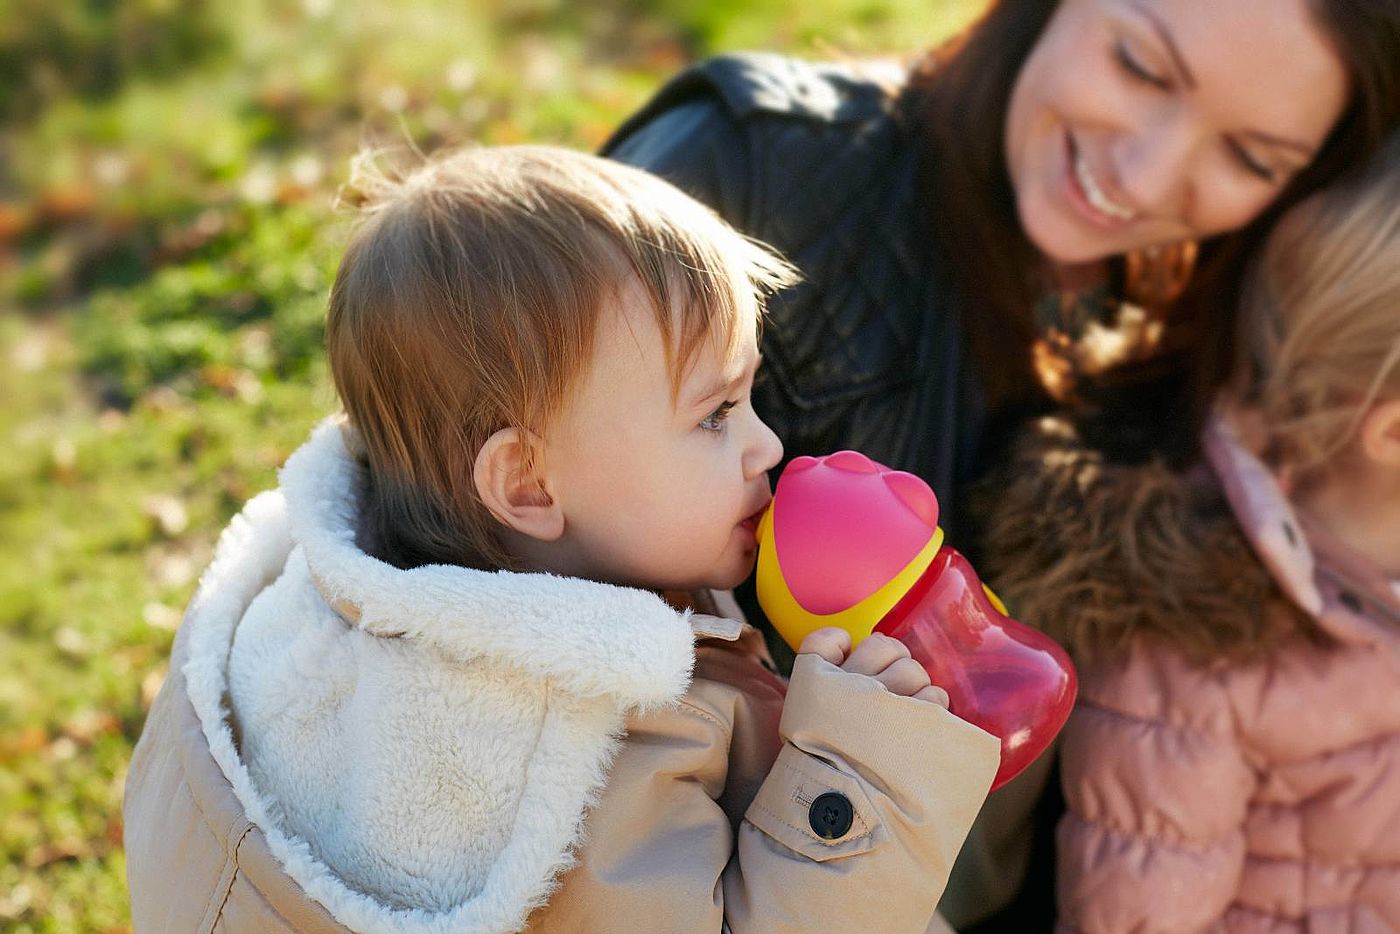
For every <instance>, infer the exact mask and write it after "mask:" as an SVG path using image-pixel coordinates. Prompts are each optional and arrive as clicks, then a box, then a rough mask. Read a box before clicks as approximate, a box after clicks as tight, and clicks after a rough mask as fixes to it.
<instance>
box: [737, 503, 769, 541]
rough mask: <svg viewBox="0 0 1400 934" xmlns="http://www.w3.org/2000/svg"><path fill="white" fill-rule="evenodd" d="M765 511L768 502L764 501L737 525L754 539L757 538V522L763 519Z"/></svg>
mask: <svg viewBox="0 0 1400 934" xmlns="http://www.w3.org/2000/svg"><path fill="white" fill-rule="evenodd" d="M767 511H768V503H764V504H763V506H762V507H760V508H759V509H757V510H756V511H755V512H754V513H753V514H752V515H751V516H749V517H748V518H747V519H745V520H744V521H742V522H740V523H739V527H740V528H741V529H743V530H744V531H745V532H747V533H749V535H751V536H753V537H754V540H755V541H757V539H758V524H759V523H760V522H762V521H763V514H764V513H765V512H767Z"/></svg>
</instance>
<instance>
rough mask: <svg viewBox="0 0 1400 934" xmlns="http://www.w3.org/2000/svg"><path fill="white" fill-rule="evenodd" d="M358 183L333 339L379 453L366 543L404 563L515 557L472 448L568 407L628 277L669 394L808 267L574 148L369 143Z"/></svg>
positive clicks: (639, 174)
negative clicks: (654, 328) (387, 147)
mask: <svg viewBox="0 0 1400 934" xmlns="http://www.w3.org/2000/svg"><path fill="white" fill-rule="evenodd" d="M351 190H352V192H353V193H355V194H356V196H357V197H358V200H359V201H360V202H361V205H362V215H361V218H360V220H359V223H358V226H357V228H356V230H355V232H354V234H353V236H352V238H351V242H350V244H349V247H348V249H347V250H346V252H345V256H344V258H343V259H342V261H341V264H340V268H339V271H338V272H337V275H336V279H335V284H334V286H333V288H332V290H331V298H330V308H329V313H328V316H327V323H326V330H327V346H328V351H329V357H330V364H331V372H332V374H333V377H334V380H335V386H336V390H337V392H338V393H339V396H340V400H341V403H342V404H343V405H344V407H345V411H346V414H347V416H348V419H349V421H350V423H351V426H352V428H353V431H354V435H355V437H356V438H357V439H358V442H359V446H360V447H361V448H362V451H361V453H362V456H363V458H364V461H365V463H366V467H367V470H366V484H365V490H364V493H363V496H362V497H361V504H360V520H361V529H362V538H363V544H364V545H365V547H367V548H368V549H369V550H370V551H371V553H373V554H375V555H376V556H377V557H379V558H381V559H383V560H385V561H388V562H390V563H393V564H395V565H397V566H399V567H415V566H418V565H422V564H434V563H446V564H458V565H465V566H469V567H479V568H485V569H498V568H511V567H512V566H513V562H512V560H511V557H510V555H509V554H508V553H507V552H506V550H505V548H504V547H503V546H502V542H501V538H500V526H499V524H498V523H497V522H496V520H495V519H494V518H493V517H492V516H491V515H490V513H489V512H488V510H487V509H486V507H485V506H484V505H483V504H482V503H481V501H480V498H479V497H478V495H477V493H476V487H475V484H474V482H473V464H474V461H475V457H476V454H477V451H478V450H479V449H480V447H481V445H482V444H483V443H484V442H485V440H486V439H487V438H489V437H490V436H491V435H492V434H493V433H494V432H496V431H497V430H499V429H502V428H509V427H513V428H517V429H521V430H524V431H529V432H535V433H539V432H542V431H543V430H544V429H545V428H546V427H547V426H548V425H549V424H550V423H551V420H552V419H553V418H555V417H556V416H557V415H558V414H559V413H560V412H561V411H562V409H563V407H564V404H565V402H566V399H567V393H568V391H569V389H570V387H571V386H573V385H574V384H575V380H576V379H577V378H578V377H579V376H580V374H581V372H582V370H583V368H584V367H585V365H586V364H587V362H588V361H589V360H590V359H591V355H592V348H593V338H594V333H595V331H596V328H597V324H598V321H599V319H600V317H601V315H602V313H603V311H604V310H605V309H606V308H609V307H610V306H613V305H615V303H616V302H617V301H618V295H619V291H620V290H621V289H623V288H624V287H625V286H626V285H627V284H628V282H629V281H632V282H636V283H638V284H640V286H641V288H642V291H643V293H644V294H645V295H646V296H647V297H648V298H649V299H650V303H651V305H652V308H653V311H654V313H655V315H656V322H657V324H658V325H659V327H660V331H661V334H662V338H663V342H664V344H665V347H666V352H667V366H668V372H669V373H670V376H671V383H672V386H671V389H672V394H673V398H674V395H675V394H676V393H677V392H678V391H679V388H680V385H681V382H682V381H683V379H684V377H685V374H686V372H687V371H688V368H689V367H690V366H691V364H692V363H693V361H694V359H695V357H696V355H697V353H698V352H699V351H700V349H701V347H702V345H703V344H704V343H705V342H707V341H716V342H717V346H718V348H719V350H720V352H721V354H722V355H728V354H732V353H734V352H735V351H736V350H737V346H736V344H737V340H738V335H739V334H740V333H741V329H740V328H739V326H738V325H739V322H740V320H741V319H742V317H743V316H746V315H754V316H757V315H760V314H761V312H762V302H763V298H764V297H765V296H766V295H767V294H768V293H770V292H772V291H773V290H776V289H778V288H781V287H783V286H786V285H788V284H790V283H791V282H792V281H793V280H794V278H795V274H794V273H793V271H792V269H791V267H790V266H788V265H787V264H786V263H784V262H783V261H782V260H780V259H779V258H777V257H776V256H775V255H773V254H772V253H771V252H769V251H768V250H766V249H765V248H764V247H762V246H761V245H759V244H757V243H755V242H754V241H751V240H749V239H747V238H745V237H743V236H741V235H740V234H738V233H736V232H735V231H734V230H732V229H731V228H730V227H728V226H727V225H726V224H725V223H724V222H723V221H721V220H720V219H719V217H717V216H716V215H715V214H714V213H713V212H712V211H710V210H709V209H708V208H705V207H704V206H702V205H700V204H699V203H698V202H696V201H694V200H693V199H691V198H689V197H687V196H686V195H684V194H682V193H681V192H680V191H679V190H677V189H676V188H674V187H672V186H671V185H669V184H667V183H666V182H664V181H662V180H661V179H659V178H657V177H655V176H652V175H649V174H647V173H645V172H643V171H640V170H638V169H633V168H630V167H628V166H624V165H621V164H618V163H615V162H610V161H607V160H604V159H600V158H597V157H594V156H589V155H585V154H582V153H577V152H572V151H569V150H564V149H556V148H550V147H541V146H518V147H500V148H473V149H467V150H462V151H457V152H453V153H450V154H448V155H445V156H441V157H438V158H434V159H431V160H429V161H428V162H427V164H425V165H422V166H421V167H419V168H417V169H415V170H413V171H410V172H407V173H395V172H392V171H385V170H383V169H380V168H378V163H377V161H375V160H373V159H369V158H362V159H361V160H359V161H358V162H357V165H356V167H355V172H354V174H353V176H352V179H351ZM600 443H604V444H605V443H607V439H600Z"/></svg>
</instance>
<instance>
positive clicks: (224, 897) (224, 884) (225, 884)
mask: <svg viewBox="0 0 1400 934" xmlns="http://www.w3.org/2000/svg"><path fill="white" fill-rule="evenodd" d="M241 823H242V825H243V826H242V827H239V828H238V832H237V835H234V834H230V835H229V840H230V842H231V843H232V846H229V847H227V848H226V849H225V850H224V853H225V854H226V855H225V857H224V869H223V871H222V872H221V873H219V884H218V886H217V887H216V888H215V889H214V894H213V895H212V896H211V897H210V899H209V906H208V907H207V908H205V910H204V918H203V919H202V920H201V921H200V922H199V932H200V934H209V932H211V931H213V930H214V925H215V924H217V923H218V922H219V918H221V917H222V916H223V913H224V906H225V905H226V904H228V897H229V894H230V893H232V892H233V882H234V880H235V879H236V878H238V850H239V847H241V846H242V845H243V838H244V837H246V836H248V832H249V831H251V830H252V829H253V822H252V821H250V820H248V819H247V818H243V819H242V820H241ZM234 826H235V827H237V824H235V825H234Z"/></svg>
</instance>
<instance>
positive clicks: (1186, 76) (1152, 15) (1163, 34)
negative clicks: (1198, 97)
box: [1132, 2, 1196, 91]
mask: <svg viewBox="0 0 1400 934" xmlns="http://www.w3.org/2000/svg"><path fill="white" fill-rule="evenodd" d="M1132 7H1133V9H1135V10H1137V11H1138V12H1139V13H1140V14H1142V17H1143V18H1144V19H1146V20H1147V22H1148V23H1149V24H1150V25H1151V26H1152V30H1153V31H1154V32H1155V33H1157V38H1159V39H1161V40H1162V44H1163V45H1165V46H1166V47H1167V53H1168V54H1169V55H1171V57H1172V61H1173V62H1175V63H1176V67H1177V70H1178V71H1180V72H1181V77H1182V79H1183V80H1184V81H1185V82H1186V86H1187V87H1188V88H1190V89H1191V90H1193V91H1194V90H1195V89H1196V76H1195V75H1194V74H1193V73H1192V71H1191V66H1190V65H1187V64H1186V57H1185V56H1184V55H1182V54H1181V49H1180V48H1178V47H1177V44H1176V40H1175V39H1173V38H1172V33H1171V30H1170V29H1168V28H1167V24H1166V23H1164V22H1162V17H1160V16H1158V15H1157V13H1156V11H1154V10H1151V9H1149V8H1148V7H1147V5H1146V4H1144V3H1141V2H1134V3H1133V4H1132Z"/></svg>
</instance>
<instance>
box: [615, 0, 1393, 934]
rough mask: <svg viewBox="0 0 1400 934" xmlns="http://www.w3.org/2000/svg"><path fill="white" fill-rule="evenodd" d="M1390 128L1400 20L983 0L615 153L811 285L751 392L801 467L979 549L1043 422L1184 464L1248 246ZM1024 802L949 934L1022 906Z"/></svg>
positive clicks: (743, 85)
mask: <svg viewBox="0 0 1400 934" xmlns="http://www.w3.org/2000/svg"><path fill="white" fill-rule="evenodd" d="M1397 123H1400V2H1397V0H1214V2H1212V3H1208V4H1207V3H1201V2H1198V0H993V2H991V3H990V4H989V6H988V8H987V11H986V13H985V15H984V16H983V18H982V19H981V20H980V21H979V22H977V23H976V24H974V25H973V26H972V27H971V28H970V29H969V30H968V31H967V32H966V33H964V34H963V35H961V36H958V37H957V38H955V39H954V40H953V41H951V42H949V43H948V44H946V45H944V46H941V47H939V48H937V49H934V50H931V51H930V52H928V53H926V54H924V55H922V56H919V57H918V58H917V60H916V61H915V62H914V64H913V66H912V67H910V68H904V67H900V66H890V65H873V64H869V63H850V62H846V63H842V64H811V63H805V62H798V61H794V60H791V59H786V58H781V57H778V56H774V55H747V56H728V57H724V58H720V59H714V60H711V61H708V62H703V63H701V64H699V65H697V66H695V67H694V68H692V69H690V70H688V71H686V72H685V73H683V74H681V75H680V76H678V77H677V78H675V79H674V80H673V81H672V82H671V83H670V84H669V85H667V86H666V87H665V88H663V89H662V90H661V91H660V93H659V94H658V95H657V96H656V97H655V98H654V99H653V100H652V101H651V102H650V103H649V104H648V105H647V106H646V107H645V108H643V110H642V111H640V112H639V113H638V114H637V115H635V116H634V117H633V118H632V119H631V120H629V121H628V122H627V123H625V124H624V125H623V126H622V127H621V128H620V129H619V130H618V132H617V134H616V135H615V136H614V137H613V138H612V139H611V140H610V141H609V142H608V143H607V144H606V145H605V147H604V151H605V153H606V154H608V155H610V156H612V157H613V158H616V159H620V160H622V161H626V162H630V163H632V164H635V165H640V166H643V167H646V168H649V169H651V170H653V171H655V172H658V173H660V174H662V175H663V176H665V177H667V178H668V179H670V180H672V181H673V182H676V183H677V184H679V185H680V186H681V187H683V188H685V189H687V190H688V191H690V192H691V193H692V194H694V195H696V196H697V197H699V198H700V199H701V200H703V201H706V202H708V203H710V204H711V205H713V206H714V207H715V208H716V209H717V210H718V211H719V212H720V213H721V214H722V215H723V216H724V217H725V218H726V219H728V220H729V221H730V222H731V223H733V224H734V225H735V226H736V227H738V228H740V229H741V230H743V231H744V232H745V233H747V234H750V235H751V236H755V237H758V238H759V239H761V240H764V241H766V242H768V243H770V244H771V245H773V246H775V247H776V248H777V249H778V250H779V251H780V252H782V253H783V254H784V255H786V256H787V257H788V258H789V259H791V260H792V261H793V262H794V263H795V264H796V265H797V266H798V267H799V269H800V271H801V273H802V276H803V280H802V282H801V283H800V284H799V285H798V286H797V287H796V288H793V289H789V290H787V291H785V292H784V293H783V294H781V295H779V296H777V297H775V299H774V301H773V302H772V303H770V306H769V317H768V321H767V323H766V324H765V327H764V330H763V335H762V342H761V343H762V348H761V349H762V353H763V361H764V362H763V367H762V369H761V370H760V372H759V374H758V379H757V381H756V383H755V387H754V392H753V404H754V408H755V410H756V411H757V412H758V414H759V415H760V416H761V417H762V418H763V419H764V420H765V421H767V422H768V423H769V424H770V425H772V426H773V428H774V430H775V431H776V432H777V434H778V436H779V438H781V440H782V442H783V444H784V448H785V452H786V455H787V456H788V457H794V456H799V455H820V454H825V453H829V452H831V451H834V450H839V449H842V448H854V449H858V450H860V451H862V452H864V453H865V454H867V455H869V456H870V457H872V458H874V459H875V460H878V461H880V462H882V463H885V464H888V465H890V466H891V467H894V468H896V469H901V470H907V471H909V472H912V473H915V474H918V475H919V476H921V477H923V478H924V479H926V480H927V481H928V482H929V483H930V484H931V485H932V486H933V488H934V489H935V490H936V491H937V493H938V496H939V501H940V503H941V504H943V506H944V511H943V517H942V518H943V525H944V527H945V529H946V530H947V532H948V535H949V539H950V541H953V542H958V543H960V544H959V547H963V546H964V545H967V546H971V543H970V542H968V541H967V538H968V536H969V534H970V531H969V530H970V529H975V527H976V525H977V520H978V516H977V515H976V514H975V513H973V512H971V510H972V509H973V508H974V507H972V506H970V505H969V504H968V503H966V502H962V497H961V495H960V494H961V493H962V492H963V490H964V489H965V488H966V486H967V485H968V484H970V483H971V482H972V481H974V480H976V479H977V478H979V477H980V476H982V475H983V474H984V472H985V470H986V467H987V466H988V465H989V464H991V463H994V462H995V460H996V458H997V456H998V455H997V452H998V451H999V450H1001V449H1003V447H1004V444H1005V439H1006V438H1008V437H1009V436H1010V429H1012V428H1014V426H1015V425H1017V424H1018V423H1019V422H1020V421H1021V420H1022V419H1024V418H1026V417H1028V416H1031V415H1034V414H1036V413H1039V412H1043V411H1045V410H1047V409H1048V408H1050V407H1051V406H1052V405H1054V404H1055V403H1056V402H1069V403H1072V404H1074V405H1076V406H1077V407H1078V410H1079V414H1080V415H1081V417H1082V418H1083V419H1084V421H1085V423H1086V434H1088V435H1090V437H1091V438H1092V440H1093V442H1094V443H1095V444H1099V445H1101V446H1103V447H1105V448H1108V449H1111V450H1110V455H1111V456H1112V457H1115V458H1121V459H1124V460H1129V461H1137V460H1143V459H1147V458H1149V457H1152V456H1154V455H1165V456H1166V457H1168V458H1169V459H1171V460H1172V461H1173V462H1175V463H1178V464H1184V463H1187V462H1189V461H1190V460H1191V459H1192V458H1193V457H1195V455H1196V454H1197V438H1198V437H1199V430H1198V429H1199V427H1200V423H1201V421H1202V418H1203V415H1204V411H1205V405H1206V403H1207V402H1208V400H1210V399H1211V398H1212V397H1213V396H1214V391H1215V389H1216V387H1217V386H1218V385H1219V384H1220V383H1221V381H1222V380H1223V379H1224V377H1225V375H1226V372H1227V367H1228V363H1229V361H1230V360H1231V358H1232V350H1231V343H1232V335H1233V333H1234V321H1235V307H1236V302H1237V292H1238V288H1239V281H1240V278H1241V275H1242V272H1243V269H1244V268H1245V265H1246V263H1247V262H1248V260H1249V258H1250V256H1251V254H1252V253H1253V252H1254V250H1255V247H1256V245H1257V244H1258V243H1260V242H1261V241H1262V238H1263V235H1264V234H1265V233H1266V232H1267V231H1268V230H1269V229H1270V227H1271V226H1272V224H1273V223H1274V220H1275V218H1276V217H1277V216H1278V215H1279V214H1280V212H1282V211H1283V210H1284V209H1286V208H1287V207H1288V206H1289V205H1291V204H1293V203H1296V202H1297V201H1298V200H1299V199H1300V198H1302V197H1303V196H1305V195H1307V194H1308V193H1310V192H1312V191H1315V190H1317V189H1318V188H1319V187H1321V186H1323V185H1325V184H1327V183H1329V182H1331V181H1332V180H1334V179H1337V178H1339V177H1341V176H1343V175H1345V174H1346V173H1348V172H1350V171H1352V170H1353V169H1354V168H1356V167H1358V166H1360V165H1361V164H1362V163H1363V162H1364V161H1365V160H1366V159H1367V158H1368V157H1369V155H1370V154H1371V153H1372V152H1373V151H1374V150H1375V148H1376V146H1377V145H1378V144H1379V142H1380V140H1381V139H1383V138H1384V136H1385V134H1386V133H1387V132H1388V131H1389V130H1390V129H1391V128H1392V127H1394V126H1396V125H1397ZM993 583H994V582H993ZM747 608H749V609H751V610H755V609H756V607H755V605H754V604H753V603H752V602H750V603H749V604H748V607H747ZM1044 774H1045V771H1044V769H1042V770H1041V772H1040V773H1039V775H1040V778H1041V779H1043V776H1044ZM1036 781H1037V776H1036V773H1035V772H1034V771H1032V772H1030V773H1028V776H1027V778H1026V782H1027V783H1029V784H1028V785H1023V787H1021V788H1019V789H1018V788H1017V787H1016V785H1015V783H1013V784H1012V785H1009V786H1008V787H1007V788H1006V789H1005V790H1004V791H1002V792H999V797H998V796H993V798H992V799H991V800H990V801H989V804H988V807H987V809H986V810H985V811H984V820H983V822H982V824H981V825H980V826H979V828H976V829H974V832H973V837H972V838H971V839H970V841H969V843H968V845H967V847H966V848H965V849H964V854H965V856H966V859H965V860H964V862H963V864H962V865H963V869H964V870H965V871H964V872H963V873H961V874H955V876H954V881H953V883H952V885H951V886H950V895H951V896H952V900H951V901H948V902H947V903H945V905H944V906H943V908H944V910H945V913H946V915H947V917H948V919H949V920H951V921H953V922H954V923H955V924H957V925H958V926H959V927H962V926H965V925H966V924H968V923H970V922H975V921H976V920H978V919H979V918H983V917H986V916H987V915H989V914H991V913H992V912H994V911H996V910H997V909H998V908H1000V907H1002V906H1003V905H1004V904H1005V903H1006V902H1007V901H1008V900H1009V899H1010V898H1011V897H1012V895H1014V894H1015V889H1016V887H1017V886H1018V885H1019V884H1020V880H1021V879H1022V878H1023V876H1024V870H1025V867H1026V865H1027V863H1028V860H1029V853H1030V843H1029V840H1030V834H1029V833H1028V832H1024V831H1023V830H1022V825H1023V823H1024V822H1025V820H1026V819H1027V816H1028V813H1029V809H1030V805H1031V804H1032V803H1033V802H1034V800H1035V798H1036V795H1037V794H1038V792H1039V788H1038V787H1037V786H1035V785H1034V783H1035V782H1036ZM1013 799H1014V800H1013ZM1052 916H1053V915H1052V913H1050V912H1049V911H1048V909H1046V908H1045V907H1044V906H1041V907H1040V910H1038V911H1033V912H1032V915H1031V917H1030V918H1029V923H1030V927H1031V928H1034V927H1036V926H1037V925H1040V926H1044V925H1048V923H1049V919H1050V918H1051V917H1052ZM1027 920H1028V919H1027V918H1025V917H1023V918H1021V919H1019V921H1020V922H1021V923H1020V925H1019V926H1018V929H1026V922H1027Z"/></svg>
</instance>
